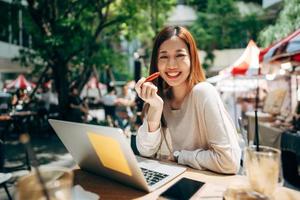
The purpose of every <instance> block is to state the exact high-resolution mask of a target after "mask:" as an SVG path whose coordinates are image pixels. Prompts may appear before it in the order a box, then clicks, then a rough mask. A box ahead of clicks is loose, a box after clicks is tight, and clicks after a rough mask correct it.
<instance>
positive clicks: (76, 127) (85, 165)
mask: <svg viewBox="0 0 300 200" xmlns="http://www.w3.org/2000/svg"><path fill="white" fill-rule="evenodd" d="M49 123H50V124H51V126H52V127H53V129H54V130H55V132H56V133H57V135H58V137H59V138H60V139H61V141H62V142H63V144H64V145H65V147H66V148H67V150H68V151H69V152H70V154H71V155H72V156H73V158H74V160H75V161H76V163H77V164H78V165H79V166H80V168H81V169H83V170H86V171H90V172H93V173H95V174H98V175H102V176H106V177H108V178H112V179H114V180H117V181H119V182H123V183H126V184H129V185H132V186H134V187H136V188H139V189H142V190H145V191H150V188H149V187H148V185H147V182H146V180H145V178H144V176H143V174H142V172H141V169H140V168H139V165H138V162H137V160H136V157H135V155H134V153H133V151H132V149H131V147H130V145H129V144H128V142H127V141H126V137H125V136H124V134H123V132H122V130H121V129H118V128H112V127H105V126H98V125H97V126H96V125H90V124H82V123H74V122H67V121H61V120H53V119H49ZM151 190H152V189H151Z"/></svg>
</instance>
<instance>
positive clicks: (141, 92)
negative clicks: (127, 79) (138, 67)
mask: <svg viewBox="0 0 300 200" xmlns="http://www.w3.org/2000/svg"><path fill="white" fill-rule="evenodd" d="M145 80H146V79H145V78H144V77H142V78H141V79H140V80H139V81H138V82H137V83H136V85H135V91H136V92H137V95H138V96H139V97H140V98H141V99H142V100H143V101H145V102H146V103H148V104H149V105H150V106H151V107H155V108H162V107H163V104H164V102H163V100H162V98H161V97H160V96H159V95H158V94H157V87H156V86H155V85H154V84H153V83H151V82H145Z"/></svg>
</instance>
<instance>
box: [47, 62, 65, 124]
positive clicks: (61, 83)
mask: <svg viewBox="0 0 300 200" xmlns="http://www.w3.org/2000/svg"><path fill="white" fill-rule="evenodd" d="M51 68H52V70H53V75H54V76H53V77H54V80H55V88H56V91H57V95H58V105H59V114H60V117H61V119H67V117H68V116H67V109H68V102H69V81H68V78H67V73H68V66H67V64H66V63H63V62H60V63H58V62H56V63H55V65H53V66H52V67H51Z"/></svg>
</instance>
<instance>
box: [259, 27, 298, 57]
mask: <svg viewBox="0 0 300 200" xmlns="http://www.w3.org/2000/svg"><path fill="white" fill-rule="evenodd" d="M299 54H300V29H298V30H296V31H295V32H293V33H292V34H290V35H288V36H287V37H285V38H283V39H282V40H280V41H278V42H276V43H274V44H272V45H270V46H269V47H267V48H265V49H263V50H262V51H261V53H260V55H259V58H260V62H274V61H277V60H282V59H287V58H288V59H290V60H291V61H299Z"/></svg>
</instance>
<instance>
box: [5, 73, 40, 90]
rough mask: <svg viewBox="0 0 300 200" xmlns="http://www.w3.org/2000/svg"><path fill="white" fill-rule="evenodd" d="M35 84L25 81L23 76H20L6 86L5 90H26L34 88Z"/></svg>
mask: <svg viewBox="0 0 300 200" xmlns="http://www.w3.org/2000/svg"><path fill="white" fill-rule="evenodd" d="M34 86H35V84H33V83H31V82H29V81H28V80H26V78H25V76H24V75H23V74H20V75H19V76H18V77H17V78H16V79H15V80H14V81H12V82H11V83H9V84H7V85H6V88H7V89H10V88H19V89H28V88H32V87H34Z"/></svg>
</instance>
